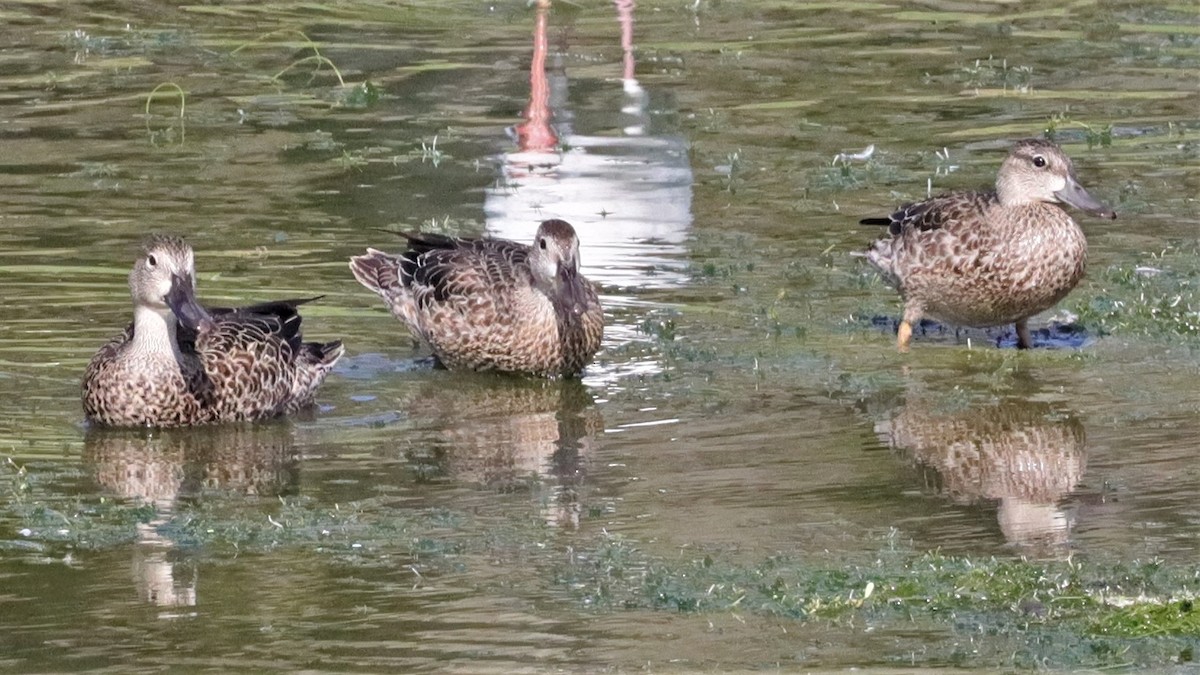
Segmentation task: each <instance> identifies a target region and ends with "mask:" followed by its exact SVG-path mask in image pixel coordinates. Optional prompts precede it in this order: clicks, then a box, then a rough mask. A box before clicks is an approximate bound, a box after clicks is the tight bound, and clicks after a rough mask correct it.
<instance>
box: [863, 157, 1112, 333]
mask: <svg viewBox="0 0 1200 675" xmlns="http://www.w3.org/2000/svg"><path fill="white" fill-rule="evenodd" d="M1062 204H1069V205H1071V206H1073V207H1075V208H1077V209H1080V210H1082V211H1085V212H1087V213H1090V214H1092V215H1095V216H1098V217H1100V218H1110V219H1111V218H1116V217H1117V216H1116V213H1114V212H1113V210H1112V209H1110V208H1109V207H1107V206H1105V205H1104V204H1102V203H1100V202H1099V201H1098V200H1097V199H1095V198H1094V197H1092V196H1091V195H1090V194H1088V193H1087V191H1086V190H1084V189H1083V187H1082V186H1080V185H1079V181H1078V180H1077V179H1076V178H1075V168H1074V166H1073V165H1072V164H1071V159H1070V158H1069V157H1067V155H1066V154H1065V153H1064V152H1063V151H1062V149H1061V148H1059V147H1058V146H1057V145H1055V144H1054V143H1052V142H1050V141H1045V140H1037V139H1031V140H1024V141H1020V142H1018V143H1017V144H1016V145H1014V146H1013V148H1012V149H1011V151H1010V152H1009V153H1008V157H1007V158H1006V159H1005V160H1004V163H1003V164H1001V166H1000V170H999V172H998V174H997V176H996V189H995V190H989V191H980V192H952V193H949V194H944V195H940V196H937V197H933V198H931V199H926V200H925V201H921V202H914V203H912V204H905V205H904V206H901V207H900V209H899V210H897V211H895V212H894V213H892V214H891V215H890V216H888V217H886V218H866V219H863V220H862V221H860V222H861V223H862V224H864V225H884V226H887V228H888V230H887V234H885V235H884V236H883V237H882V238H881V239H879V240H878V241H876V242H875V243H874V244H873V245H872V246H871V247H870V248H869V249H868V250H867V251H866V253H865V256H866V258H867V260H868V261H869V262H870V263H871V264H872V265H873V266H875V268H876V269H878V270H879V272H880V274H882V275H883V278H884V279H885V280H886V281H887V282H888V283H889V284H890V285H892V286H894V287H895V288H896V289H897V290H899V291H900V295H901V297H902V298H903V300H904V316H903V318H902V320H901V321H900V328H899V331H898V334H897V338H896V345H897V347H898V348H899V350H900V351H902V352H903V351H907V350H908V344H909V340H910V339H911V338H912V331H913V326H914V325H916V324H917V322H919V321H920V319H921V317H923V316H930V317H933V318H936V319H939V320H942V321H945V322H948V323H953V324H958V325H964V326H973V327H985V326H999V325H1003V324H1008V323H1013V324H1015V325H1016V330H1017V346H1018V347H1019V348H1021V349H1027V348H1029V347H1031V346H1032V344H1033V343H1032V341H1031V340H1030V336H1029V324H1028V322H1029V318H1030V317H1031V316H1033V315H1034V314H1037V313H1039V312H1042V311H1045V310H1047V309H1049V308H1050V307H1053V306H1054V305H1055V303H1057V302H1058V301H1059V300H1062V299H1063V298H1064V297H1066V295H1067V294H1068V293H1070V291H1071V289H1072V288H1074V287H1075V285H1076V284H1078V283H1079V280H1080V279H1082V278H1083V273H1084V267H1085V265H1086V263H1087V240H1086V239H1085V238H1084V236H1083V230H1081V229H1080V228H1079V225H1077V224H1076V223H1075V221H1074V220H1073V219H1072V218H1071V216H1070V215H1068V214H1067V212H1066V211H1064V210H1063V208H1062V206H1061V205H1062Z"/></svg>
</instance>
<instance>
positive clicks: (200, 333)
mask: <svg viewBox="0 0 1200 675" xmlns="http://www.w3.org/2000/svg"><path fill="white" fill-rule="evenodd" d="M321 297H324V296H316V297H313V298H297V299H291V300H273V301H270V302H262V303H258V304H255V305H249V306H247V307H207V308H206V309H207V310H208V314H209V316H208V318H207V319H205V320H203V321H201V322H200V325H198V326H185V325H183V323H182V322H181V323H180V329H181V330H180V333H179V335H180V343H181V344H186V341H187V340H189V339H190V341H191V342H192V343H193V345H195V346H196V347H199V348H200V349H203V350H214V351H220V352H226V353H231V354H232V353H235V352H237V351H246V350H249V351H254V352H259V351H260V350H261V349H263V347H264V346H266V345H271V346H273V347H276V348H278V347H282V346H283V345H287V347H288V349H287V353H286V356H285V354H284V353H283V352H282V351H281V352H280V358H286V359H287V360H290V359H291V358H294V356H295V355H296V354H299V353H300V349H301V344H302V342H303V337H302V335H301V333H300V322H301V319H300V312H299V309H298V308H299V307H300V305H303V304H305V303H308V302H312V301H314V300H318V299H320V298H321ZM268 349H269V348H268Z"/></svg>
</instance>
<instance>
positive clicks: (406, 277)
mask: <svg viewBox="0 0 1200 675" xmlns="http://www.w3.org/2000/svg"><path fill="white" fill-rule="evenodd" d="M398 234H400V235H401V236H403V237H404V238H405V240H406V241H407V244H408V246H407V249H406V250H405V251H404V252H403V253H399V254H389V253H384V252H383V251H379V250H376V249H374V248H368V249H367V252H366V254H364V255H359V256H354V257H352V258H351V259H350V270H351V271H352V272H353V274H354V278H355V279H357V280H358V282H359V283H360V284H362V285H363V286H365V287H366V288H368V289H370V290H372V291H374V292H375V293H376V294H378V295H379V296H380V297H381V298H383V301H384V303H385V304H386V305H387V306H388V309H389V310H390V311H391V313H392V315H393V316H395V317H396V318H397V319H399V320H400V321H401V322H403V323H404V325H405V326H407V327H408V330H409V332H410V333H411V334H412V336H413V338H414V339H416V340H417V341H418V342H419V343H423V344H426V345H428V346H429V348H430V349H431V350H432V352H433V355H434V358H435V359H436V360H437V362H438V363H439V364H441V365H442V366H443V367H445V368H448V369H450V370H471V371H479V372H499V373H510V374H518V375H528V376H534V377H548V378H557V377H575V376H578V375H580V374H581V372H582V371H583V369H584V368H585V367H586V366H587V365H588V364H589V363H590V362H591V360H592V358H593V357H594V356H595V355H596V352H597V351H599V349H600V342H601V339H602V337H603V333H604V311H603V308H602V307H601V305H600V300H599V297H598V295H597V293H596V288H595V286H593V284H592V283H591V282H590V281H589V280H588V279H587V278H586V277H584V276H583V275H582V274H581V273H580V271H579V238H578V236H577V235H576V233H575V228H573V227H572V226H571V224H570V223H568V222H566V221H564V220H559V219H550V220H546V221H544V222H542V223H541V224H540V225H539V226H538V230H537V234H536V235H534V239H533V244H532V245H529V244H523V243H519V242H515V241H510V240H508V239H499V238H491V237H480V238H467V237H450V236H445V235H441V234H435V233H405V232H399V233H398Z"/></svg>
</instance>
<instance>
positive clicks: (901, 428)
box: [875, 400, 1086, 554]
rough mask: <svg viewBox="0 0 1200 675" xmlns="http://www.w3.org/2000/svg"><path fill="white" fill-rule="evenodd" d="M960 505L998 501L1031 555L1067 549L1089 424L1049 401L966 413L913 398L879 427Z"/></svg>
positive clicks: (1005, 521) (1004, 520) (1010, 536)
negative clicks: (1068, 501) (1070, 507)
mask: <svg viewBox="0 0 1200 675" xmlns="http://www.w3.org/2000/svg"><path fill="white" fill-rule="evenodd" d="M875 431H876V433H877V434H878V435H879V437H880V438H881V439H883V440H884V441H885V442H886V443H888V445H889V446H891V447H892V448H893V449H894V450H897V451H900V452H901V453H902V454H903V455H904V456H906V457H907V458H908V459H910V460H911V461H912V462H913V463H914V464H915V465H916V466H917V467H919V468H921V469H924V470H926V471H927V473H926V476H927V477H928V478H931V479H932V480H931V481H930V482H929V485H930V487H931V488H933V489H935V490H937V491H938V492H939V493H941V494H944V495H946V496H947V497H949V498H951V499H952V500H954V501H955V502H957V503H967V504H969V503H975V502H978V501H981V500H995V501H997V502H998V503H999V513H998V518H999V522H1000V529H1001V531H1002V532H1003V533H1004V537H1005V539H1006V540H1007V541H1008V542H1009V543H1011V544H1013V545H1015V546H1017V547H1019V548H1021V549H1023V550H1026V551H1030V552H1036V553H1040V554H1053V553H1058V552H1062V551H1064V550H1065V548H1066V546H1067V543H1068V541H1069V538H1070V532H1071V527H1072V525H1073V523H1072V519H1071V517H1070V516H1069V515H1068V513H1067V512H1066V511H1065V510H1064V509H1063V508H1062V507H1061V504H1062V502H1063V501H1064V499H1065V498H1066V497H1067V495H1068V494H1069V493H1070V492H1071V491H1072V490H1073V489H1074V488H1075V486H1076V485H1078V484H1079V481H1080V478H1081V477H1082V475H1083V470H1084V465H1085V460H1086V452H1085V449H1084V430H1083V425H1082V424H1081V423H1080V422H1079V420H1078V419H1076V418H1075V416H1074V415H1072V414H1070V413H1069V412H1065V411H1063V410H1060V409H1057V408H1055V407H1054V406H1052V405H1050V404H1048V403H1041V402H1031V401H1024V400H1006V401H1002V402H1000V403H997V404H994V405H982V406H973V407H970V408H967V409H965V410H960V411H939V410H938V409H936V408H935V407H932V406H928V405H926V404H924V403H922V402H919V401H917V402H911V401H910V402H908V403H906V404H904V405H902V406H900V407H898V408H896V409H894V410H893V411H892V412H891V415H890V417H889V418H888V419H887V420H885V421H882V422H879V423H877V424H876V426H875Z"/></svg>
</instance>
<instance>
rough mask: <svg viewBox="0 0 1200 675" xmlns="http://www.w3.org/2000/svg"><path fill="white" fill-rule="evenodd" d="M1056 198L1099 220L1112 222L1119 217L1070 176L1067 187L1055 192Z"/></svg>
mask: <svg viewBox="0 0 1200 675" xmlns="http://www.w3.org/2000/svg"><path fill="white" fill-rule="evenodd" d="M1054 196H1055V197H1058V198H1059V199H1061V200H1062V201H1063V202H1064V203H1067V204H1070V205H1071V206H1074V207H1075V208H1077V209H1079V210H1080V211H1085V212H1087V213H1090V214H1092V215H1093V216H1096V217H1098V218H1108V219H1109V220H1112V219H1113V218H1116V217H1117V213H1116V211H1113V210H1112V209H1110V208H1109V207H1108V206H1106V205H1105V204H1104V203H1103V202H1101V201H1100V200H1098V199H1096V198H1095V197H1093V196H1091V195H1090V194H1088V191H1087V190H1084V189H1083V186H1082V185H1080V184H1079V183H1078V182H1077V181H1076V180H1075V178H1074V177H1071V176H1068V177H1067V184H1066V186H1065V187H1063V189H1061V190H1059V191H1058V192H1055V193H1054Z"/></svg>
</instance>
